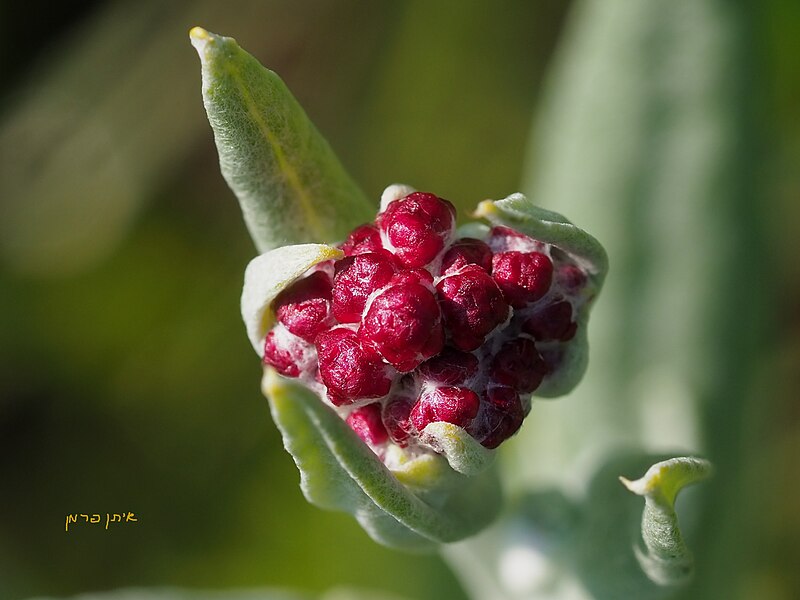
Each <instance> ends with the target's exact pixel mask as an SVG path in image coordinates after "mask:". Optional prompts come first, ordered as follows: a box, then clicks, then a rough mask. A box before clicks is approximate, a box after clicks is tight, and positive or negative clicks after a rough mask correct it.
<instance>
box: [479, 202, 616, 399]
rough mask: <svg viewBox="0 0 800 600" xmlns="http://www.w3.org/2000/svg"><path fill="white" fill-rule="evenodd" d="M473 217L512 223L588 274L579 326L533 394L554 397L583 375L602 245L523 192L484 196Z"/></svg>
mask: <svg viewBox="0 0 800 600" xmlns="http://www.w3.org/2000/svg"><path fill="white" fill-rule="evenodd" d="M474 216H475V217H478V218H482V219H486V220H487V221H489V222H490V223H491V224H492V225H495V226H497V225H500V226H505V227H511V228H513V229H516V230H517V231H520V232H522V233H524V234H526V235H528V236H530V237H532V238H534V239H536V240H539V241H541V242H544V243H547V244H552V245H553V246H555V247H556V248H558V249H560V250H562V251H563V252H565V253H566V254H568V255H569V257H570V258H571V259H572V260H573V261H574V262H575V263H576V264H577V265H578V266H580V267H581V268H582V269H583V270H584V271H585V272H586V273H587V275H588V276H589V283H588V284H587V285H586V288H585V289H584V291H583V296H584V298H585V302H584V303H583V305H582V306H581V307H580V308H579V310H578V312H577V316H576V321H577V323H578V329H577V332H576V334H575V337H574V338H573V339H572V340H570V342H569V343H568V344H567V345H566V348H565V351H564V355H563V358H562V360H561V362H560V364H559V367H558V370H557V371H556V372H554V373H552V374H550V375H548V376H547V377H545V379H544V381H543V382H542V385H541V386H540V387H539V388H538V389H537V390H536V396H538V397H541V398H555V397H558V396H563V395H566V394H568V393H569V392H571V391H572V390H573V389H574V388H575V386H577V385H578V383H579V382H580V381H581V379H582V378H583V375H584V373H585V372H586V368H587V366H588V363H589V342H588V337H587V327H588V321H589V312H590V310H591V308H592V306H593V305H594V301H595V299H596V298H597V296H598V294H599V293H600V290H601V289H602V287H603V282H604V281H605V278H606V273H607V272H608V256H607V254H606V251H605V249H604V248H603V246H602V245H601V244H600V242H598V241H597V240H596V239H595V238H594V237H592V236H591V235H589V234H588V233H586V232H585V231H584V230H582V229H580V228H579V227H576V226H575V225H573V224H572V223H570V222H569V221H568V220H567V219H566V218H565V217H563V216H562V215H560V214H558V213H556V212H553V211H550V210H545V209H543V208H541V207H539V206H536V205H535V204H534V203H533V202H532V201H530V200H529V199H528V198H526V197H525V196H524V195H523V194H512V195H511V196H509V197H508V198H504V199H503V200H484V201H483V202H481V203H480V204H478V208H477V209H476V211H475V213H474Z"/></svg>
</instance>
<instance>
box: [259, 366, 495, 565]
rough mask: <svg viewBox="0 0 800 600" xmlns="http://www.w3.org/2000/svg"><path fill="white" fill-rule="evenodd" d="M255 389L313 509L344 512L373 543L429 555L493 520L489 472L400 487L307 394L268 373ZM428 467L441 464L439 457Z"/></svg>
mask: <svg viewBox="0 0 800 600" xmlns="http://www.w3.org/2000/svg"><path fill="white" fill-rule="evenodd" d="M262 389H263V392H264V395H265V396H267V398H268V399H269V402H270V408H271V410H272V416H273V419H274V421H275V423H276V424H277V425H278V428H279V429H280V431H281V434H282V436H283V440H284V446H285V447H286V450H287V451H288V452H289V453H290V454H291V455H292V458H293V459H294V461H295V463H296V465H297V467H298V469H299V471H300V475H301V484H300V485H301V489H302V490H303V494H304V495H305V497H306V498H307V499H308V501H309V502H311V503H312V504H315V505H317V506H319V507H321V508H326V509H332V510H341V511H345V512H348V513H350V514H352V515H353V516H355V517H356V519H357V520H358V521H359V523H360V524H361V525H362V527H364V529H365V530H366V531H367V533H368V534H369V535H370V536H371V537H372V538H373V539H375V541H377V542H379V543H382V544H384V545H387V546H390V547H395V548H401V549H406V550H433V549H435V548H436V547H437V546H438V545H439V544H443V543H448V542H454V541H457V540H460V539H463V538H465V537H467V536H470V535H472V534H474V533H477V532H478V531H480V530H481V529H483V528H484V527H485V526H486V525H488V524H489V522H491V521H492V520H493V519H494V517H495V516H496V514H497V511H498V510H499V507H500V505H501V494H500V486H499V482H498V480H497V475H496V473H495V472H494V470H492V469H487V470H485V471H484V472H482V473H481V474H480V475H479V476H476V477H465V476H463V475H459V474H457V473H455V472H454V471H450V472H449V473H447V474H446V476H443V477H439V476H436V477H433V478H430V477H422V478H417V480H416V483H417V484H418V485H412V484H413V483H414V482H413V481H408V480H406V481H405V482H403V483H401V481H400V480H399V479H398V478H397V477H395V475H394V474H393V473H392V472H391V471H390V470H389V469H387V468H386V466H384V464H383V463H382V462H381V461H380V460H379V459H378V457H377V456H376V455H375V454H374V453H373V452H372V450H370V449H369V447H368V446H367V445H366V444H364V443H363V442H362V441H361V440H360V439H359V438H358V436H357V435H356V434H355V433H354V432H353V431H352V430H351V429H350V428H349V427H348V426H347V425H346V424H345V422H344V421H343V420H342V419H341V418H340V417H339V416H338V415H337V414H336V413H335V412H334V411H333V410H332V409H331V408H329V407H327V406H325V405H324V404H323V403H322V402H321V400H320V399H319V398H318V397H317V396H316V395H314V394H313V393H312V392H310V391H309V390H307V389H305V388H303V387H301V386H299V385H296V384H293V383H291V382H288V381H287V380H285V379H283V378H281V377H279V376H278V375H277V374H276V373H275V372H274V371H273V370H272V369H269V368H267V369H265V372H264V381H263V385H262ZM426 460H429V459H426ZM432 462H434V463H444V464H445V465H446V462H445V459H443V458H441V457H435V458H433V459H432ZM437 467H441V465H438V464H437V465H436V466H435V467H434V469H433V472H434V473H435V474H437V475H438V474H440V471H439V470H438V468H437ZM424 470H427V469H426V468H425V467H423V471H424ZM408 475H409V473H408V472H407V473H406V476H408ZM404 483H405V485H404Z"/></svg>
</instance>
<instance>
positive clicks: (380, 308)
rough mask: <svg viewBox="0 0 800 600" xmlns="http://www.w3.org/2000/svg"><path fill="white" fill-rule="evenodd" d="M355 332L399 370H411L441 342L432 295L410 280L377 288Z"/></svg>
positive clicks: (442, 333) (437, 313)
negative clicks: (380, 289) (381, 288)
mask: <svg viewBox="0 0 800 600" xmlns="http://www.w3.org/2000/svg"><path fill="white" fill-rule="evenodd" d="M359 333H360V334H361V336H362V337H363V338H364V339H365V340H367V341H368V342H369V344H370V345H371V346H372V347H373V348H375V349H376V350H377V351H378V352H379V353H380V354H381V356H383V358H385V359H386V360H387V361H389V362H390V363H391V364H392V365H394V367H395V368H396V369H397V370H398V371H400V372H403V373H407V372H408V371H412V370H414V369H415V368H416V367H417V366H418V365H419V364H420V363H421V362H423V361H424V360H427V359H428V358H430V357H431V356H434V355H435V354H436V353H437V352H439V351H440V350H441V349H442V346H443V345H444V331H443V330H442V322H441V313H440V312H439V305H438V304H437V303H436V297H435V296H434V295H433V292H432V291H431V290H430V289H428V288H427V287H425V286H423V285H421V284H419V283H414V282H410V283H404V284H400V285H394V286H392V287H388V288H386V289H384V290H383V291H381V292H379V293H378V294H377V295H376V296H375V297H374V298H373V299H372V302H371V303H370V306H369V308H368V309H367V312H366V314H365V315H364V320H363V323H362V325H361V328H360V329H359Z"/></svg>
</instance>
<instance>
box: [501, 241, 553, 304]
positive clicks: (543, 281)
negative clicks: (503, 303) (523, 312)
mask: <svg viewBox="0 0 800 600" xmlns="http://www.w3.org/2000/svg"><path fill="white" fill-rule="evenodd" d="M492 277H494V280H495V281H496V282H497V285H498V286H499V287H500V289H501V290H503V294H505V297H506V299H507V300H508V303H509V304H510V305H511V306H513V307H514V308H522V307H524V306H525V305H526V304H528V303H529V302H536V301H537V300H539V299H540V298H542V297H543V296H544V295H545V294H546V293H547V291H548V290H549V289H550V284H551V283H552V280H553V263H552V262H551V261H550V259H549V258H548V257H547V256H546V255H545V254H542V253H541V252H517V251H516V250H512V251H510V252H500V253H498V254H495V255H494V257H493V258H492Z"/></svg>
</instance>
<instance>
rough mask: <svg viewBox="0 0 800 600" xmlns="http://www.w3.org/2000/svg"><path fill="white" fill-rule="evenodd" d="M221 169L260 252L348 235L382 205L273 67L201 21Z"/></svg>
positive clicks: (206, 90)
mask: <svg viewBox="0 0 800 600" xmlns="http://www.w3.org/2000/svg"><path fill="white" fill-rule="evenodd" d="M190 38H191V40H192V45H194V47H195V48H196V49H197V52H198V54H199V55H200V62H201V63H202V70H203V102H204V104H205V107H206V112H207V113H208V120H209V122H210V123H211V128H212V129H213V130H214V139H215V141H216V144H217V151H218V152H219V159H220V168H221V170H222V174H223V176H224V177H225V180H226V181H227V182H228V185H229V186H230V187H231V189H232V190H233V192H234V193H235V194H236V197H237V198H238V199H239V204H240V205H241V208H242V213H243V214H244V219H245V222H246V223H247V227H248V229H249V231H250V235H251V236H252V238H253V240H254V241H255V243H256V246H257V247H258V249H259V250H260V251H262V252H263V251H266V250H270V249H272V248H275V247H277V246H281V245H284V244H292V243H299V242H314V241H327V242H331V241H334V240H337V239H343V238H344V237H345V236H346V235H347V233H348V231H349V230H350V229H352V227H353V226H355V225H357V224H359V223H361V222H366V221H369V220H371V219H372V218H373V216H374V213H375V207H374V206H373V205H372V204H371V203H370V202H369V201H368V200H367V199H366V198H365V196H364V195H363V193H362V192H361V190H360V189H359V188H358V186H357V185H356V184H355V183H354V182H353V180H352V179H351V178H350V176H349V175H348V174H347V173H346V172H345V170H344V168H343V167H342V165H341V163H340V162H339V160H338V158H337V157H336V155H335V154H334V153H333V150H331V148H330V146H329V145H328V143H327V142H326V141H325V140H324V139H323V137H322V136H321V135H320V133H319V132H318V131H317V129H316V128H315V127H314V125H313V124H312V123H311V121H310V120H309V119H308V117H307V116H306V114H305V112H304V111H303V109H302V108H301V107H300V105H299V104H298V103H297V101H296V100H295V99H294V97H293V96H292V94H291V93H290V92H289V90H288V89H287V88H286V85H285V84H284V83H283V81H281V79H280V78H279V77H278V76H277V75H276V74H275V73H273V72H272V71H270V70H268V69H265V68H264V67H263V66H262V65H261V64H260V63H259V62H258V61H257V60H256V59H255V58H253V57H252V56H250V55H249V54H247V53H246V52H245V51H244V50H242V49H241V48H240V47H239V46H238V45H237V44H236V41H235V40H233V39H232V38H228V37H223V36H219V35H215V34H213V33H209V32H208V31H206V30H204V29H201V28H199V27H195V28H193V29H192V30H191V32H190Z"/></svg>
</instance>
